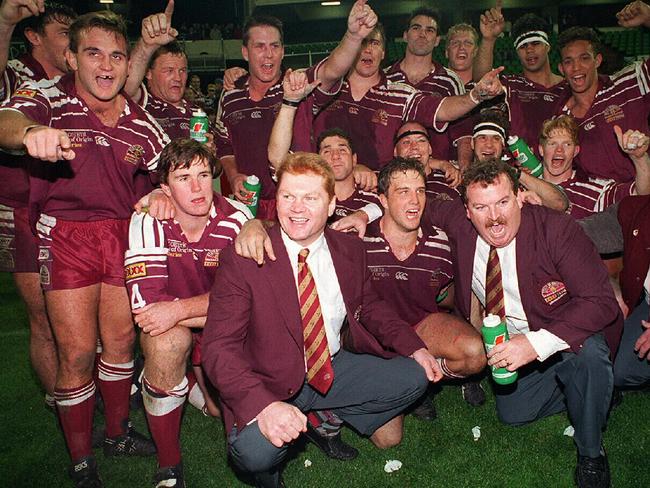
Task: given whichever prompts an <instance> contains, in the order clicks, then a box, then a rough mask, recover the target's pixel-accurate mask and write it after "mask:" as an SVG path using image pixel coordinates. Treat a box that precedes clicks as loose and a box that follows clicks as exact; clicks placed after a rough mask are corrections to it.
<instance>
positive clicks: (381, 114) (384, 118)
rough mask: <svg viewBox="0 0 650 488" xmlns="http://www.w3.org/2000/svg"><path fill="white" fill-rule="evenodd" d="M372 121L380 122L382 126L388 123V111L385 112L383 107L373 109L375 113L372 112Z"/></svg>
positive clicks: (374, 122)
mask: <svg viewBox="0 0 650 488" xmlns="http://www.w3.org/2000/svg"><path fill="white" fill-rule="evenodd" d="M372 123H373V124H381V125H384V126H386V125H388V112H386V111H385V110H384V109H383V108H380V109H378V110H375V113H374V114H372Z"/></svg>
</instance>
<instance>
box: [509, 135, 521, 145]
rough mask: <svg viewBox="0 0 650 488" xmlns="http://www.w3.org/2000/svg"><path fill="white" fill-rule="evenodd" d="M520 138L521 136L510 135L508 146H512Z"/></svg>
mask: <svg viewBox="0 0 650 488" xmlns="http://www.w3.org/2000/svg"><path fill="white" fill-rule="evenodd" d="M518 140H519V136H508V146H512V145H513V144H514V143H515V142H517V141H518Z"/></svg>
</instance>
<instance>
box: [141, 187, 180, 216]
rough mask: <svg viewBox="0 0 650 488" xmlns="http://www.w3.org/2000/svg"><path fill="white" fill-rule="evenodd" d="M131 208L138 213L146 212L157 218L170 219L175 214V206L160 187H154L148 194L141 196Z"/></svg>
mask: <svg viewBox="0 0 650 488" xmlns="http://www.w3.org/2000/svg"><path fill="white" fill-rule="evenodd" d="M133 208H134V209H135V211H136V213H138V214H140V212H148V213H149V215H150V216H151V217H153V218H154V219H158V220H167V219H171V218H173V217H174V215H176V207H174V204H173V203H172V201H171V199H170V198H169V197H168V196H167V195H165V194H164V193H163V191H162V190H161V189H160V188H156V189H155V190H153V191H152V192H151V193H149V194H148V195H145V196H143V197H142V198H141V199H140V200H138V202H137V203H136V204H135V205H134V206H133Z"/></svg>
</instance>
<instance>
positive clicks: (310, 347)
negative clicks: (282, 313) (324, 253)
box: [298, 249, 334, 395]
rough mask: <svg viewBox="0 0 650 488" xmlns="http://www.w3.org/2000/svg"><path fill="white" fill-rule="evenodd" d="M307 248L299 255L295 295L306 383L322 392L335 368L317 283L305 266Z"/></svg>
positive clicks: (323, 392) (327, 386)
mask: <svg viewBox="0 0 650 488" xmlns="http://www.w3.org/2000/svg"><path fill="white" fill-rule="evenodd" d="M308 255H309V249H302V250H301V251H300V253H299V254H298V296H299V301H300V316H301V317H302V335H303V339H304V342H305V360H306V363H307V383H309V384H310V385H311V386H312V387H313V388H314V389H315V390H317V391H319V392H320V393H322V394H323V395H324V394H326V393H327V391H328V390H329V389H330V387H331V386H332V382H333V381H334V369H333V368H332V358H331V357H330V350H329V346H328V344H327V334H325V323H324V322H323V314H322V313H321V308H320V301H319V300H318V291H317V290H316V282H315V281H314V277H313V276H312V274H311V271H309V266H307V261H306V260H307V256H308Z"/></svg>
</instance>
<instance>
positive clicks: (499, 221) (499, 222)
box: [485, 217, 506, 229]
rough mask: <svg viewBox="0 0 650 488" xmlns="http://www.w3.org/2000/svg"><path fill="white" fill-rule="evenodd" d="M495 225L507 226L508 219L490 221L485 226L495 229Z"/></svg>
mask: <svg viewBox="0 0 650 488" xmlns="http://www.w3.org/2000/svg"><path fill="white" fill-rule="evenodd" d="M495 225H506V219H504V218H503V217H497V218H496V219H494V220H492V219H490V220H488V222H487V224H485V227H486V228H487V229H489V228H490V227H493V226H495Z"/></svg>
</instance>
